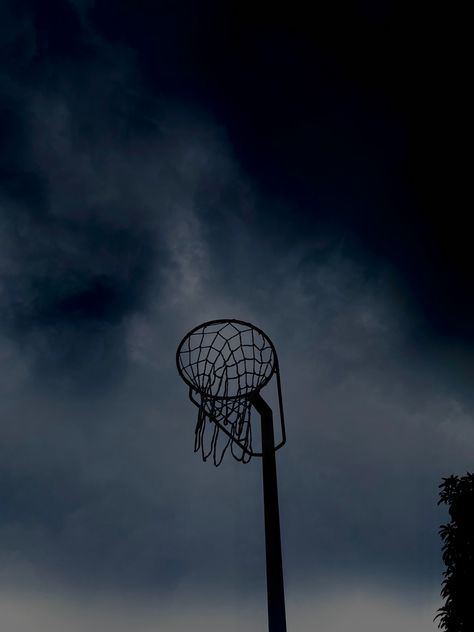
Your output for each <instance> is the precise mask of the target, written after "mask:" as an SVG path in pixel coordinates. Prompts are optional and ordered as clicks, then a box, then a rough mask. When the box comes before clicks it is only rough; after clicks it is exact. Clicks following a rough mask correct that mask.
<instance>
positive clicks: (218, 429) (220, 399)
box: [176, 320, 276, 465]
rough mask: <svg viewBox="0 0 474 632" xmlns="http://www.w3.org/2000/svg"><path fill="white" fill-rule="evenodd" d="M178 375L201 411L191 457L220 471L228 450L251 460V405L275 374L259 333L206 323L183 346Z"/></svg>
mask: <svg viewBox="0 0 474 632" xmlns="http://www.w3.org/2000/svg"><path fill="white" fill-rule="evenodd" d="M176 360H177V365H178V371H179V372H180V374H181V377H182V378H183V379H184V381H185V382H186V383H187V384H188V386H189V387H190V398H191V400H192V401H193V402H194V403H195V404H196V405H197V406H198V407H199V414H198V421H197V424H196V435H195V445H194V450H195V452H197V451H199V450H200V451H201V453H202V457H203V459H204V460H205V461H206V460H207V459H208V458H209V457H210V456H211V455H212V458H213V461H214V464H215V465H220V463H221V462H222V459H223V457H224V454H225V452H226V450H227V448H228V447H229V445H230V446H231V451H232V454H233V456H234V457H235V458H236V459H237V460H238V461H242V462H247V461H249V460H250V458H251V454H252V427H251V423H250V416H251V402H250V399H249V396H250V395H251V394H252V393H254V392H256V391H258V390H260V389H261V388H262V386H264V385H265V384H266V383H267V382H268V381H269V380H270V378H271V377H272V375H273V373H274V372H275V371H276V353H275V349H274V347H273V345H272V343H271V342H270V340H269V339H268V338H267V337H266V336H265V334H264V333H263V332H262V331H260V330H259V329H258V328H256V327H254V326H253V325H250V324H249V323H243V322H241V321H236V320H219V321H211V322H209V323H204V324H203V325H200V326H199V327H197V328H195V329H193V330H192V331H191V332H190V333H189V334H188V335H187V336H186V337H185V338H184V339H183V340H182V342H181V344H180V345H179V347H178V352H177V356H176Z"/></svg>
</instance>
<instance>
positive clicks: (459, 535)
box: [435, 472, 474, 632]
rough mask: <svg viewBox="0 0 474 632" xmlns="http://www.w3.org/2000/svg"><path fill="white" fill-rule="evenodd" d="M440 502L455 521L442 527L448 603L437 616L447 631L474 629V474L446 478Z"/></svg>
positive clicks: (446, 602)
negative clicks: (445, 506) (446, 507)
mask: <svg viewBox="0 0 474 632" xmlns="http://www.w3.org/2000/svg"><path fill="white" fill-rule="evenodd" d="M442 480H443V482H442V483H441V484H440V486H439V487H440V493H439V501H438V505H440V504H441V503H444V504H446V505H447V506H448V511H449V515H450V516H451V520H450V522H449V523H448V524H444V525H442V526H441V527H440V529H439V534H440V536H441V539H442V541H443V546H442V554H443V562H444V564H445V567H446V570H445V571H444V572H443V577H444V579H443V582H442V589H441V596H442V597H443V599H444V600H445V601H444V605H443V606H442V607H441V608H439V610H438V614H437V615H436V617H435V620H436V619H439V621H438V627H439V628H442V629H443V630H446V631H447V632H464V631H466V632H467V630H469V631H470V632H472V630H474V613H473V610H474V474H471V473H470V472H468V473H467V474H466V475H465V476H461V477H459V476H455V475H451V476H449V477H447V478H443V479H442Z"/></svg>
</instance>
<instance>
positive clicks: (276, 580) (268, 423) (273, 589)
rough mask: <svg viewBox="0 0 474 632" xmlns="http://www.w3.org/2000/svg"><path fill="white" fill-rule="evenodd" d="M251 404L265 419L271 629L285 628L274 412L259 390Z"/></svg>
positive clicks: (274, 631) (275, 631) (280, 630)
mask: <svg viewBox="0 0 474 632" xmlns="http://www.w3.org/2000/svg"><path fill="white" fill-rule="evenodd" d="M251 401H252V404H253V405H254V406H255V409H256V410H257V412H258V413H259V414H260V418H261V423H262V473H263V507H264V515H265V552H266V564H267V603H268V630H269V632H286V615H285V589H284V584H283V563H282V556H281V536H280V514H279V509H278V487H277V473H276V461H275V450H274V446H275V442H274V433H273V413H272V409H271V408H270V406H269V405H268V404H267V403H266V402H265V400H264V399H262V397H261V396H260V394H259V393H257V394H255V395H253V396H252V400H251Z"/></svg>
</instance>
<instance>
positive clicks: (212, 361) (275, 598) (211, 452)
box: [176, 319, 286, 632]
mask: <svg viewBox="0 0 474 632" xmlns="http://www.w3.org/2000/svg"><path fill="white" fill-rule="evenodd" d="M176 364H177V367H178V371H179V374H180V375H181V377H182V378H183V380H184V381H185V382H186V384H187V385H188V387H189V398H190V400H191V401H192V402H193V404H195V405H196V406H197V407H198V419H197V423H196V429H195V443H194V450H195V452H197V451H200V452H201V454H202V458H203V460H204V461H206V460H207V459H208V458H209V457H212V460H213V462H214V465H216V466H218V465H220V464H221V463H222V459H223V458H224V455H225V453H226V452H227V450H228V448H230V451H231V453H232V455H233V457H234V458H235V459H237V460H238V461H241V462H243V463H247V462H248V461H249V460H250V459H251V458H252V457H260V458H261V459H262V477H263V505H264V520H265V554H266V575H267V605H268V629H269V632H286V615H285V593H284V583H283V564H282V554H281V535H280V515H279V507H278V486H277V473H276V460H275V452H276V450H278V449H279V448H281V447H282V446H283V445H284V444H285V442H286V433H285V420H284V414H283V401H282V394H281V381H280V371H279V365H278V356H277V353H276V350H275V347H274V345H273V343H272V341H271V340H270V338H269V337H268V336H267V335H266V334H265V333H264V332H263V331H262V330H261V329H259V328H258V327H255V326H254V325H252V324H250V323H246V322H244V321H241V320H235V319H225V320H224V319H221V320H211V321H208V322H206V323H203V324H202V325H198V326H197V327H195V328H194V329H192V330H191V331H190V332H189V333H188V334H186V336H185V337H184V338H183V340H182V341H181V342H180V344H179V346H178V350H177V352H176ZM274 376H275V378H276V384H277V393H278V409H279V420H280V433H279V434H280V436H281V439H280V441H279V442H278V443H277V444H275V431H274V424H273V411H272V409H271V408H270V406H269V405H268V403H267V402H266V401H265V400H264V399H263V398H262V396H261V394H260V391H261V390H262V388H264V387H265V386H266V385H267V384H268V383H269V382H270V380H271V379H272V378H273V377H274ZM253 409H255V411H256V412H257V413H258V414H259V416H260V427H261V448H260V449H259V450H256V449H255V448H254V445H253V439H254V437H253V434H252V423H251V421H252V411H253Z"/></svg>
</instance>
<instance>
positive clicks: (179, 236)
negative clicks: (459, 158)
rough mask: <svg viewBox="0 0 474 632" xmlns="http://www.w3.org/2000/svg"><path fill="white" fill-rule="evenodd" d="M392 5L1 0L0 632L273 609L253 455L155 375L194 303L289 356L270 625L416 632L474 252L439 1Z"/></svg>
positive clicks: (456, 393)
mask: <svg viewBox="0 0 474 632" xmlns="http://www.w3.org/2000/svg"><path fill="white" fill-rule="evenodd" d="M382 4H383V7H381V6H379V3H372V2H369V1H367V0H365V1H362V2H357V3H343V4H342V5H341V4H340V3H338V6H337V8H336V7H334V8H321V9H319V10H318V13H317V14H316V15H315V16H313V17H311V19H310V15H309V14H307V13H306V11H307V10H306V9H305V8H304V5H301V6H299V5H298V3H296V4H295V6H294V7H292V9H291V12H285V11H283V10H281V11H279V10H277V9H275V8H274V7H273V9H272V12H270V11H268V10H267V9H266V7H265V6H264V3H262V4H261V5H259V6H258V7H253V8H252V10H250V6H246V4H245V3H234V2H224V3H214V2H211V1H203V2H195V3H190V2H184V1H182V2H156V3H148V2H139V1H137V0H135V1H134V2H131V1H130V2H128V1H126V0H122V1H120V2H116V1H114V2H111V1H109V0H97V1H96V2H94V1H93V0H76V1H75V2H72V1H69V2H66V1H65V0H46V1H45V0H41V1H34V0H30V1H20V2H19V1H18V0H17V1H16V2H7V1H5V2H2V3H1V5H0V63H1V70H0V328H1V329H0V365H1V366H0V369H1V371H0V627H1V628H2V629H4V630H6V631H7V632H33V630H35V632H37V631H38V630H45V631H46V630H48V631H51V632H63V631H64V630H65V629H67V630H70V631H71V632H76V631H77V632H82V631H83V630H94V631H95V630H97V631H99V630H100V631H101V632H108V631H109V630H110V631H112V630H114V632H116V631H119V632H120V631H121V630H123V631H124V632H125V631H128V630H131V629H134V630H136V631H137V632H151V630H166V631H170V632H173V631H175V630H176V631H178V630H184V629H189V627H190V626H191V624H192V625H193V629H194V630H196V631H198V630H206V632H214V631H215V632H217V631H221V630H226V631H229V632H230V631H232V630H235V631H237V630H243V629H246V630H248V631H249V632H257V631H260V630H263V629H265V625H266V603H265V574H264V569H265V561H264V540H263V537H264V535H263V511H262V490H261V470H260V466H261V464H260V462H259V461H258V459H254V460H252V461H251V462H250V463H249V464H247V465H242V464H240V463H237V462H234V461H232V459H231V458H230V454H229V455H227V456H228V457H229V458H227V459H225V460H224V462H223V464H222V466H221V467H220V468H219V469H216V468H215V467H214V466H213V465H212V463H211V462H207V463H202V462H201V460H200V457H199V455H198V454H194V453H193V444H194V425H195V422H196V409H195V408H194V407H193V406H192V404H191V403H190V402H189V401H188V399H187V389H186V386H185V385H184V383H183V382H182V381H181V380H180V378H179V376H178V374H177V372H176V366H175V351H176V347H177V344H178V343H179V341H180V340H181V338H182V336H183V335H184V334H185V333H186V332H187V331H188V330H189V329H191V328H192V327H194V326H196V325H198V324H199V323H201V322H203V321H205V320H209V319H214V318H239V319H243V320H246V321H250V322H253V323H255V324H256V325H257V326H259V327H261V328H262V329H263V330H264V331H265V332H266V333H267V334H268V335H269V336H270V337H271V338H272V340H273V342H274V344H275V346H276V348H277V351H278V354H279V358H280V365H281V375H282V387H283V398H284V406H285V412H286V421H287V435H288V443H287V445H286V446H285V447H284V448H283V449H282V450H281V451H279V452H278V475H279V488H280V504H281V523H282V540H283V556H284V567H285V581H286V589H287V611H288V626H289V630H298V631H301V632H310V631H312V630H314V629H318V630H320V632H340V631H341V630H351V631H353V632H358V631H359V630H360V631H362V630H363V631H364V632H376V631H377V632H378V631H379V630H381V629H383V630H386V631H387V632H392V631H393V632H401V631H402V630H409V629H412V630H417V631H419V632H429V631H431V632H433V631H434V630H435V629H436V623H433V621H432V619H433V617H434V616H435V614H436V609H437V608H438V607H439V606H440V605H441V602H440V598H439V590H440V585H441V579H442V577H441V572H442V570H443V569H442V565H441V543H440V539H439V536H438V527H439V525H440V524H441V523H442V522H443V521H446V520H447V515H446V513H445V510H444V509H442V508H438V507H437V505H436V503H437V493H438V485H439V483H440V482H441V478H442V477H443V476H448V475H450V474H452V473H458V474H463V473H465V472H466V471H467V470H470V469H472V451H473V444H474V426H473V418H472V416H473V406H474V401H473V398H472V392H471V389H470V386H471V378H472V375H473V364H472V360H473V340H474V336H473V329H472V318H473V316H474V299H473V296H472V292H471V287H472V283H471V274H472V263H471V257H472V254H471V252H470V251H469V250H468V246H469V242H470V237H469V234H468V233H467V231H466V229H465V226H464V225H463V221H464V219H463V218H464V215H463V208H464V207H462V208H461V206H460V205H459V204H458V201H459V198H458V197H457V196H459V192H458V188H457V187H455V186H453V183H454V180H455V177H454V175H453V174H454V172H456V178H462V171H461V169H460V168H459V169H458V165H457V164H455V159H454V158H453V155H452V153H451V152H450V151H449V149H450V142H451V140H450V134H448V133H447V131H446V130H447V127H448V125H447V123H446V122H445V121H444V119H443V116H444V115H442V113H443V112H444V113H446V112H447V111H449V110H447V108H448V98H447V97H446V96H445V94H446V90H451V94H454V96H456V94H457V93H456V90H455V88H456V82H455V79H454V78H453V74H452V73H451V72H450V73H448V71H447V70H446V68H447V66H443V65H442V64H439V63H438V62H439V60H440V59H441V58H442V57H443V55H444V49H443V46H442V44H440V43H439V41H438V40H437V38H436V37H435V36H434V35H433V29H430V28H428V27H427V26H426V25H427V21H428V24H431V25H436V26H440V25H441V18H439V17H438V16H433V15H430V16H426V15H422V14H421V12H420V15H418V14H416V12H415V13H413V11H412V12H411V13H408V12H407V13H403V12H402V11H401V10H400V8H396V7H394V6H393V3H391V2H385V3H382ZM151 6H152V7H153V8H151ZM443 19H444V18H443ZM448 75H449V76H448ZM451 107H452V106H451ZM445 115H446V114H445ZM446 116H447V115H446ZM456 125H460V123H459V122H457V121H456V120H454V121H452V123H451V128H452V129H453V130H454V131H453V134H454V133H455V131H456V130H455V127H456ZM451 128H450V129H451ZM448 201H449V206H448ZM439 203H441V204H443V205H444V213H443V214H442V215H441V216H437V215H435V212H434V210H435V205H436V204H439ZM270 390H271V389H270ZM269 397H271V395H269Z"/></svg>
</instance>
